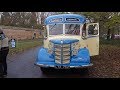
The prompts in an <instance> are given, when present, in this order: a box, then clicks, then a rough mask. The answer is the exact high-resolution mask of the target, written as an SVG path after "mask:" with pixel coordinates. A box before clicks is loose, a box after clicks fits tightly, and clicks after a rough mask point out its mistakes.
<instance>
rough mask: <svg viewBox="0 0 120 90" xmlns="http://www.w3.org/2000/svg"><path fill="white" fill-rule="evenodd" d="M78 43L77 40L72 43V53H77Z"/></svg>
mask: <svg viewBox="0 0 120 90" xmlns="http://www.w3.org/2000/svg"><path fill="white" fill-rule="evenodd" d="M78 44H79V43H78V42H76V43H73V44H72V55H77V53H78V49H79V46H78Z"/></svg>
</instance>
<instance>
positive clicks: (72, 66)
mask: <svg viewBox="0 0 120 90" xmlns="http://www.w3.org/2000/svg"><path fill="white" fill-rule="evenodd" d="M35 65H37V66H39V67H44V68H55V69H70V68H89V67H91V66H93V64H92V63H91V64H86V65H85V64H84V65H77V66H76V65H47V64H36V63H35Z"/></svg>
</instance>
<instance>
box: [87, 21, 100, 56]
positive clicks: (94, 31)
mask: <svg viewBox="0 0 120 90" xmlns="http://www.w3.org/2000/svg"><path fill="white" fill-rule="evenodd" d="M86 32H87V39H86V44H87V47H88V49H89V52H90V56H94V55H99V23H89V24H87V25H86Z"/></svg>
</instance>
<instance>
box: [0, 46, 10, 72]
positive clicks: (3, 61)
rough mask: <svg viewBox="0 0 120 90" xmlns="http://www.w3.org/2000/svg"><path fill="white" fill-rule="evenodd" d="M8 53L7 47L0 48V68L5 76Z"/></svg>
mask: <svg viewBox="0 0 120 90" xmlns="http://www.w3.org/2000/svg"><path fill="white" fill-rule="evenodd" d="M8 52H9V47H4V48H1V53H0V54H1V55H0V58H1V60H0V63H1V66H2V69H3V70H2V71H3V74H7V62H6V58H7V55H8Z"/></svg>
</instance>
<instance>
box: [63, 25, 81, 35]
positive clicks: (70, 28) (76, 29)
mask: <svg viewBox="0 0 120 90" xmlns="http://www.w3.org/2000/svg"><path fill="white" fill-rule="evenodd" d="M65 34H71V35H80V24H65Z"/></svg>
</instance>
